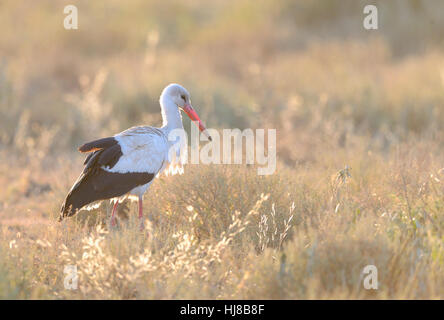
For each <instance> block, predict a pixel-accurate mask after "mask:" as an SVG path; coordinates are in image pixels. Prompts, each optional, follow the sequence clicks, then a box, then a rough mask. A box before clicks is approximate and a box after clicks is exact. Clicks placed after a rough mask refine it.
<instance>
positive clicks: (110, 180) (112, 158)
mask: <svg viewBox="0 0 444 320" xmlns="http://www.w3.org/2000/svg"><path fill="white" fill-rule="evenodd" d="M160 107H161V109H162V119H163V125H162V127H161V128H155V127H149V126H139V127H133V128H130V129H127V130H125V131H123V132H121V133H118V134H116V135H115V136H113V137H108V138H102V139H99V140H94V141H91V142H88V143H85V144H84V145H82V146H81V147H79V151H80V152H83V153H88V152H89V153H90V154H89V155H88V156H87V158H86V160H85V162H84V165H85V168H84V169H83V172H82V174H81V175H80V177H79V178H78V179H77V181H76V182H75V183H74V185H73V186H72V188H71V190H70V191H69V193H68V195H67V196H66V199H65V201H64V203H63V205H62V208H61V213H60V217H59V221H61V220H63V218H65V217H70V216H72V215H74V214H76V213H77V212H78V211H79V210H81V209H83V208H88V207H91V204H95V203H97V201H101V200H105V199H111V201H114V206H113V210H112V214H111V225H112V226H115V224H116V221H115V213H116V209H117V205H118V204H119V202H120V201H122V200H124V199H125V198H130V199H132V200H138V201H139V221H140V228H141V229H143V228H144V226H143V210H142V198H143V195H144V193H145V192H146V191H147V190H148V188H149V186H150V185H151V183H152V182H153V179H154V178H155V177H156V176H157V175H158V174H160V173H161V172H162V171H163V170H165V168H167V167H168V166H173V165H176V164H175V163H172V162H173V161H172V160H171V159H169V156H168V155H169V149H170V147H171V146H172V145H173V143H174V141H169V140H168V134H169V133H170V132H171V130H174V129H183V124H182V117H181V114H180V111H179V109H182V110H183V111H184V112H185V113H186V114H187V115H188V116H189V117H190V119H191V120H193V121H197V122H196V124H198V126H199V130H200V131H202V132H204V133H205V134H206V136H207V137H208V139H210V140H211V137H210V136H209V134H208V132H207V131H206V129H205V126H204V125H203V124H202V121H201V120H200V119H199V116H198V115H197V113H196V112H195V111H194V109H193V107H192V106H191V100H190V94H189V93H188V91H187V90H186V89H185V88H184V87H182V86H180V85H178V84H170V85H168V86H167V87H165V89H163V91H162V94H161V95H160Z"/></svg>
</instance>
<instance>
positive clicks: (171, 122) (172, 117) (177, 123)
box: [160, 97, 183, 131]
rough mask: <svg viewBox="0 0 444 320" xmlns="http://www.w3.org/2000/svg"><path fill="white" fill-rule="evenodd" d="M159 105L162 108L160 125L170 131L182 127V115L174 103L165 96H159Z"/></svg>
mask: <svg viewBox="0 0 444 320" xmlns="http://www.w3.org/2000/svg"><path fill="white" fill-rule="evenodd" d="M160 106H161V108H162V120H163V124H162V127H163V128H165V129H166V130H168V131H170V130H173V129H178V128H183V124H182V116H181V114H180V111H179V108H178V107H177V106H176V104H175V103H174V102H173V101H172V100H171V99H168V98H166V97H161V99H160Z"/></svg>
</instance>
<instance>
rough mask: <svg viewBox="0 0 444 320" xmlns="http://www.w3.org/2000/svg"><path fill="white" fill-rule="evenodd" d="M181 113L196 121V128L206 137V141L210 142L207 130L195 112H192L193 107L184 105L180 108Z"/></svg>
mask: <svg viewBox="0 0 444 320" xmlns="http://www.w3.org/2000/svg"><path fill="white" fill-rule="evenodd" d="M182 109H183V111H184V112H185V113H186V114H187V115H188V117H190V119H191V120H192V121H197V122H198V123H197V126H198V127H199V130H200V131H201V132H203V133H205V135H206V136H207V138H208V140H210V141H211V140H212V139H211V136H210V135H209V134H208V132H207V128H205V126H204V125H203V123H202V121H201V120H200V118H199V116H198V115H197V113H196V111H194V109H193V107H192V106H191V105H190V104H186V105H184V106H183V107H182Z"/></svg>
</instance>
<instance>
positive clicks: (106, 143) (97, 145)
mask: <svg viewBox="0 0 444 320" xmlns="http://www.w3.org/2000/svg"><path fill="white" fill-rule="evenodd" d="M115 144H117V140H116V139H115V138H114V137H108V138H102V139H98V140H94V141H90V142H87V143H85V144H83V145H82V146H80V147H79V151H80V152H83V153H85V152H93V151H97V150H100V149H106V148H109V147H112V146H113V145H115Z"/></svg>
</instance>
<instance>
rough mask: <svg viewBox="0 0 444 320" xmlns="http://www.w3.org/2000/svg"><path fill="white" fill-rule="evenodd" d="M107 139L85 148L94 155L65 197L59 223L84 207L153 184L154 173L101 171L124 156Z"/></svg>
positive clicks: (86, 160) (86, 162)
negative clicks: (151, 182) (149, 183)
mask: <svg viewBox="0 0 444 320" xmlns="http://www.w3.org/2000/svg"><path fill="white" fill-rule="evenodd" d="M106 139H108V138H105V139H100V140H96V141H92V142H89V143H86V144H84V145H83V146H87V147H85V148H83V150H90V152H92V151H94V150H95V151H94V152H92V153H91V154H89V155H88V157H87V158H86V159H85V162H84V164H85V168H84V169H83V172H82V174H81V175H80V177H79V178H78V179H77V181H76V182H75V183H74V185H73V186H72V188H71V190H70V191H69V193H68V195H67V196H66V199H65V201H64V203H63V205H62V208H61V213H60V218H59V221H60V220H62V219H63V218H64V217H69V216H72V215H74V214H76V213H77V212H78V211H79V210H80V209H81V208H82V207H84V206H86V205H88V204H90V203H92V202H95V201H98V200H105V199H110V198H114V197H119V196H122V195H125V194H126V193H128V192H129V191H131V190H132V189H134V188H136V187H138V186H140V185H144V184H147V183H148V182H150V181H151V180H153V178H154V174H153V173H148V172H127V173H118V172H109V171H106V170H104V169H102V167H107V168H108V169H111V168H113V167H114V166H115V165H116V163H117V162H118V161H119V159H120V157H121V156H122V150H121V148H120V145H119V144H118V143H117V141H116V143H113V144H111V143H110V141H109V140H106ZM112 139H114V138H112ZM83 146H82V147H83ZM82 147H81V148H82ZM99 147H100V148H99Z"/></svg>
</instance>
